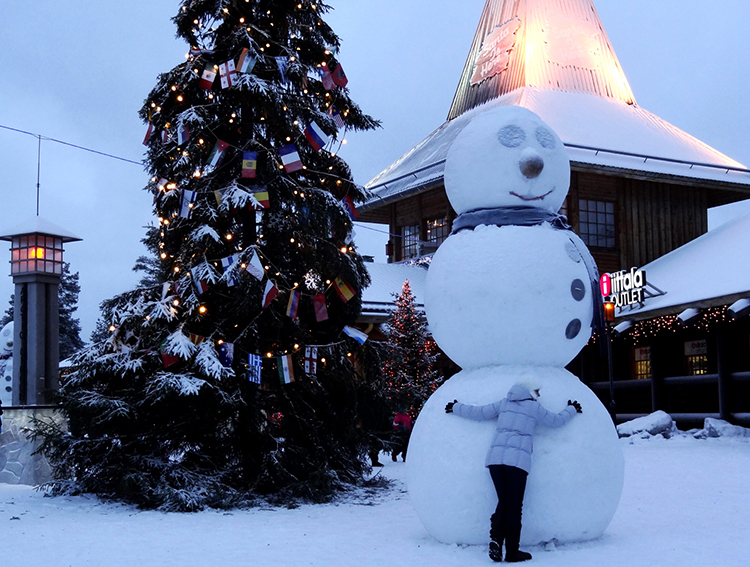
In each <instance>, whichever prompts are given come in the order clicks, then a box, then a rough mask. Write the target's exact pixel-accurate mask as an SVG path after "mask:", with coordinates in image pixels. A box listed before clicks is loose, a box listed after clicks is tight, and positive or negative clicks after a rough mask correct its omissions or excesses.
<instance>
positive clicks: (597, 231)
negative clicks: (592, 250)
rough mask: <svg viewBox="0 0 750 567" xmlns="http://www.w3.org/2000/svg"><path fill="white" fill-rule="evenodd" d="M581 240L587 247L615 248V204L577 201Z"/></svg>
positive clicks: (584, 200) (585, 200)
mask: <svg viewBox="0 0 750 567" xmlns="http://www.w3.org/2000/svg"><path fill="white" fill-rule="evenodd" d="M578 219H579V226H580V230H579V232H580V235H581V239H582V240H583V241H584V242H585V243H586V245H587V246H594V247H597V248H614V247H615V204H614V203H612V202H609V201H592V200H589V199H581V200H580V201H578Z"/></svg>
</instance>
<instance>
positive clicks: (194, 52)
mask: <svg viewBox="0 0 750 567" xmlns="http://www.w3.org/2000/svg"><path fill="white" fill-rule="evenodd" d="M213 52H214V50H213V49H199V48H197V47H191V48H190V55H192V56H193V57H195V56H196V55H212V54H213Z"/></svg>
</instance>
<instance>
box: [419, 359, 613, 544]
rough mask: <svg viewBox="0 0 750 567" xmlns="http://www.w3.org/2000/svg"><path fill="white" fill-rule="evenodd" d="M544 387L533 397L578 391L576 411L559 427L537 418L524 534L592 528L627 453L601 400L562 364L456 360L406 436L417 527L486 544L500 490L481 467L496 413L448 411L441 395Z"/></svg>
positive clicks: (526, 540) (602, 522) (536, 538)
mask: <svg viewBox="0 0 750 567" xmlns="http://www.w3.org/2000/svg"><path fill="white" fill-rule="evenodd" d="M519 382H522V383H533V384H535V385H536V387H539V388H541V397H540V398H539V402H540V403H541V404H542V405H543V406H544V407H545V408H547V409H548V410H550V411H554V412H559V411H561V410H562V409H563V408H564V407H565V406H566V405H567V401H568V400H569V399H571V400H573V399H577V400H578V401H579V402H580V403H581V405H582V406H583V413H582V414H577V415H575V416H574V417H573V419H572V420H571V421H570V422H568V423H567V424H566V425H564V426H562V427H561V428H559V429H550V428H547V427H544V426H541V425H538V426H537V427H536V430H535V434H534V452H533V455H532V460H531V471H530V472H529V477H528V481H527V484H526V495H525V498H524V505H523V531H522V532H521V543H522V544H523V545H534V544H537V543H541V542H548V541H552V540H553V539H555V540H557V541H559V542H573V541H585V540H590V539H594V538H597V537H599V536H600V535H601V534H602V533H604V530H605V529H606V528H607V526H608V525H609V523H610V521H611V520H612V517H613V516H614V514H615V511H616V509H617V505H618V503H619V501H620V495H621V493H622V485H623V477H624V459H623V455H622V451H621V449H620V446H619V444H618V440H617V439H618V438H617V432H616V430H615V427H614V425H613V424H612V420H611V419H610V416H609V414H608V413H607V410H606V409H605V408H604V406H603V405H602V404H601V402H600V401H599V399H598V398H597V397H596V396H595V395H594V393H593V392H592V391H591V390H590V389H589V388H587V387H586V386H585V385H584V384H582V383H581V382H580V381H579V380H578V378H576V377H575V376H573V375H572V374H571V373H569V372H568V371H566V370H564V369H562V368H552V367H526V366H495V367H487V368H481V369H472V370H463V371H461V372H459V373H458V374H456V375H455V376H453V377H452V378H451V379H450V380H448V381H447V382H446V383H445V384H443V385H442V386H441V387H440V388H438V390H437V391H435V393H434V394H433V395H432V396H431V397H430V399H429V400H428V401H427V403H426V404H425V406H424V408H423V409H422V412H421V413H420V415H419V418H418V419H417V421H416V424H415V426H414V431H413V433H412V436H411V441H410V443H409V460H408V462H407V483H408V488H409V494H410V496H411V499H412V503H413V505H414V508H415V510H416V512H417V515H418V516H419V519H420V520H421V522H422V524H423V525H424V527H425V528H426V529H427V531H428V532H429V533H430V534H431V535H432V536H433V537H435V538H436V539H438V540H439V541H441V542H443V543H460V544H486V543H487V542H488V541H489V531H490V516H491V515H492V513H493V512H494V511H495V506H496V505H497V496H496V493H495V490H494V487H493V485H492V480H491V479H490V474H489V471H488V470H487V469H486V468H485V466H484V463H485V457H486V454H487V450H488V448H489V446H490V443H491V442H492V438H493V435H494V431H495V421H494V420H490V421H482V422H476V421H471V420H468V419H465V418H461V417H458V416H456V415H453V414H446V413H445V405H446V404H447V403H448V402H451V401H453V400H454V399H458V401H460V402H463V403H467V404H473V405H481V404H488V403H492V402H495V401H498V400H500V399H502V398H504V397H505V396H506V394H507V392H508V390H509V389H510V387H511V386H512V385H513V384H515V383H519Z"/></svg>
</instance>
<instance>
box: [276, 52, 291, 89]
mask: <svg viewBox="0 0 750 567" xmlns="http://www.w3.org/2000/svg"><path fill="white" fill-rule="evenodd" d="M276 65H278V67H279V73H281V82H282V83H284V84H286V83H288V82H289V80H288V79H287V78H286V75H285V73H286V68H287V65H289V59H287V58H286V57H276Z"/></svg>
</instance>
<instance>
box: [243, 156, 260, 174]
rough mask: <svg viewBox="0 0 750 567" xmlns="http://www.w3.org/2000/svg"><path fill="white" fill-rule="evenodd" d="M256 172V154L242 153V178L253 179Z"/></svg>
mask: <svg viewBox="0 0 750 567" xmlns="http://www.w3.org/2000/svg"><path fill="white" fill-rule="evenodd" d="M257 171H258V152H242V177H245V178H249V179H255V174H256V172H257Z"/></svg>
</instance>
